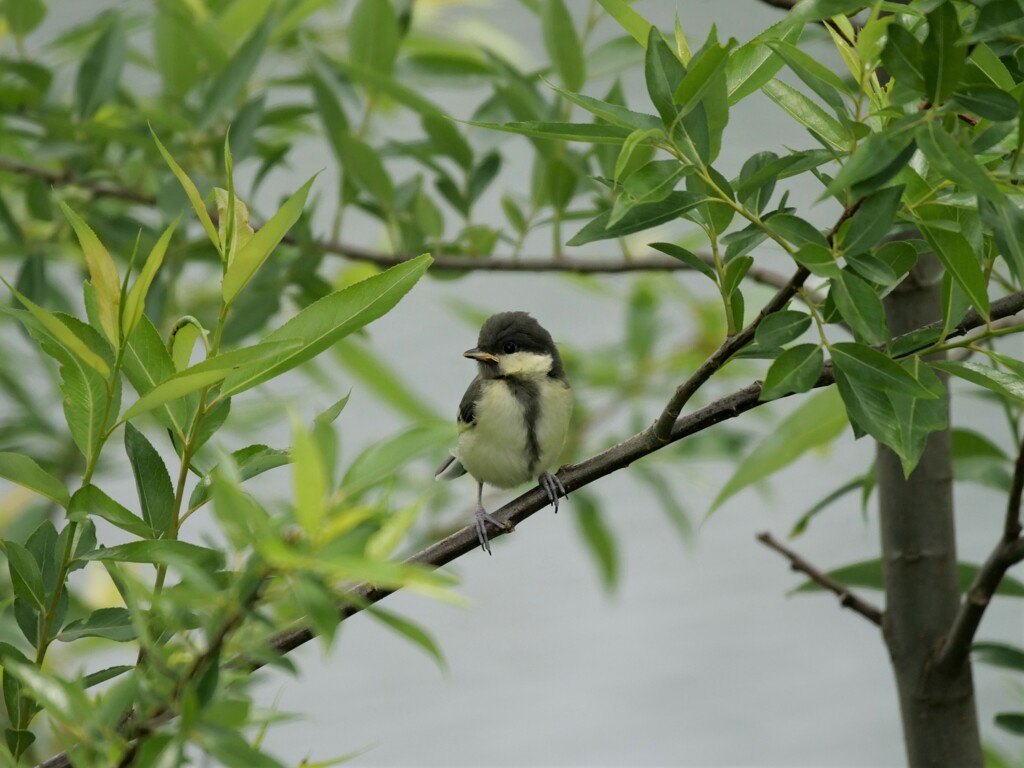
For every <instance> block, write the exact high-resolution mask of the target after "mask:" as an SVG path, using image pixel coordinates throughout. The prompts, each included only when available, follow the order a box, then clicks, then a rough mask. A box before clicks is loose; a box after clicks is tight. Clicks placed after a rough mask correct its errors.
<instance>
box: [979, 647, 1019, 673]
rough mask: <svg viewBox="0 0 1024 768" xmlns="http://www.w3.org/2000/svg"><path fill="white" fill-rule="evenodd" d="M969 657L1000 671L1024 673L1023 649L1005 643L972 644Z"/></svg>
mask: <svg viewBox="0 0 1024 768" xmlns="http://www.w3.org/2000/svg"><path fill="white" fill-rule="evenodd" d="M971 656H972V657H973V658H974V660H975V661H980V662H981V663H982V664H989V665H991V666H993V667H1001V668H1002V669H1012V670H1014V671H1015V672H1024V649H1021V648H1018V647H1017V646H1015V645H1007V644H1005V643H974V644H973V645H971Z"/></svg>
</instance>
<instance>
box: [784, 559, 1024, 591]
mask: <svg viewBox="0 0 1024 768" xmlns="http://www.w3.org/2000/svg"><path fill="white" fill-rule="evenodd" d="M979 570H980V569H979V567H978V566H977V565H975V564H973V563H964V562H960V563H957V564H956V571H957V574H956V575H957V582H958V583H959V585H960V591H961V592H967V591H968V590H969V589H970V588H971V584H972V583H973V581H974V578H975V576H977V575H978V571H979ZM828 575H829V576H831V577H832V578H833V579H835V580H836V581H838V582H840V583H841V584H845V585H847V586H850V587H861V588H864V589H879V590H882V589H885V579H884V577H883V575H882V561H881V560H864V561H862V562H859V563H851V564H850V565H844V566H843V567H841V568H836V569H835V570H832V571H829V572H828ZM820 589H822V587H821V585H820V584H818V583H816V582H814V581H805V582H804V583H802V584H800V586H798V587H797V588H796V589H794V590H793V591H794V592H817V591H819V590H820ZM996 594H997V595H1004V596H1006V597H1017V598H1020V597H1024V584H1022V583H1021V582H1020V581H1019V580H1017V579H1015V578H1012V577H1009V576H1006V577H1004V578H1003V581H1001V582H1000V585H999V587H997V588H996Z"/></svg>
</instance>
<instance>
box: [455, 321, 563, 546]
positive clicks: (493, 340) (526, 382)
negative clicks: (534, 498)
mask: <svg viewBox="0 0 1024 768" xmlns="http://www.w3.org/2000/svg"><path fill="white" fill-rule="evenodd" d="M463 354H464V356H465V357H468V358H471V359H473V360H476V361H477V369H478V370H477V375H476V378H475V379H473V381H472V383H471V384H470V385H469V389H467V390H466V394H465V395H463V396H462V402H461V403H460V404H459V412H458V417H457V423H458V433H459V436H458V443H457V447H456V449H455V450H454V451H453V452H452V455H451V456H450V457H449V458H448V459H447V460H446V461H445V462H444V463H443V464H442V465H441V466H440V467H439V468H438V470H437V475H436V477H437V479H438V480H451V479H453V478H456V477H459V476H461V475H464V474H466V473H467V472H468V473H469V474H470V475H472V476H473V478H474V479H475V480H476V482H477V496H476V534H477V538H479V539H480V546H481V547H482V548H483V549H484V551H485V552H487V554H490V553H491V545H490V542H489V541H488V538H487V523H490V524H491V525H493V526H495V527H496V528H500V529H501V530H505V531H508V530H512V528H511V526H510V525H508V524H506V523H502V522H500V521H498V520H497V519H496V518H495V517H493V516H492V515H490V514H488V512H487V510H485V509H484V506H483V499H482V497H483V490H484V483H487V484H489V485H494V486H497V487H498V488H514V487H515V486H517V485H521V484H522V483H525V482H526V481H528V480H532V479H533V478H537V482H538V483H539V484H540V487H541V488H543V489H544V492H545V493H547V496H548V499H549V501H550V502H551V504H552V505H553V506H554V508H555V512H557V511H558V497H559V496H566V495H568V494H567V492H566V490H565V486H564V485H562V481H561V480H559V479H558V478H557V477H555V476H554V475H552V474H550V473H549V472H548V470H549V469H551V467H553V466H554V464H555V462H557V461H558V457H559V455H560V454H561V453H562V446H563V445H564V444H565V435H566V432H567V431H568V429H569V417H570V416H571V415H572V389H570V387H569V380H568V379H567V378H566V377H565V369H564V368H563V367H562V358H561V356H560V355H559V354H558V348H557V347H556V346H555V342H554V341H553V340H552V339H551V334H550V333H548V332H547V331H546V330H544V328H543V327H542V326H541V324H540V323H538V322H537V321H536V320H534V319H533V318H532V317H530V315H528V314H527V313H526V312H500V313H498V314H496V315H492V316H491V317H490V318H488V320H487V322H485V323H484V325H483V327H482V328H481V329H480V338H479V339H478V340H477V345H476V346H475V347H474V348H473V349H470V350H467V351H466V352H464V353H463Z"/></svg>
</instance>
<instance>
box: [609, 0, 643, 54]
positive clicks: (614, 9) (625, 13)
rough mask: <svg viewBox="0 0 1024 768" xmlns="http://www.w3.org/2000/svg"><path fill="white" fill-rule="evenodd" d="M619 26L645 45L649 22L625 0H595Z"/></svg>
mask: <svg viewBox="0 0 1024 768" xmlns="http://www.w3.org/2000/svg"><path fill="white" fill-rule="evenodd" d="M597 2H598V3H600V4H601V7H602V8H604V9H605V11H607V13H608V15H609V16H611V17H612V18H613V19H615V21H617V22H618V24H619V26H620V27H622V28H623V29H624V30H626V32H628V33H629V35H630V37H632V38H633V39H634V40H636V41H637V42H638V43H640V45H642V46H644V47H645V48H646V47H647V39H648V33H649V31H650V29H651V22H649V21H647V19H645V18H644V17H643V16H641V15H640V14H639V13H637V12H636V11H635V10H633V8H632V7H631V6H630V5H629V3H627V2H625V0H597Z"/></svg>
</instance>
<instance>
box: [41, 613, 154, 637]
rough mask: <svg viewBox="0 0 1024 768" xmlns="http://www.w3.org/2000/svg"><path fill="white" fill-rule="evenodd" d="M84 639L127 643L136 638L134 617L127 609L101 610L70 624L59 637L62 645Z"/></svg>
mask: <svg viewBox="0 0 1024 768" xmlns="http://www.w3.org/2000/svg"><path fill="white" fill-rule="evenodd" d="M83 637H102V638H104V639H106V640H113V641H114V642H115V643H126V642H128V641H130V640H134V639H135V637H136V632H135V627H134V625H133V624H132V615H131V612H130V611H129V610H128V609H127V608H99V609H97V610H95V611H93V612H92V613H90V614H89V615H88V616H87V617H86V618H84V619H76V620H75V621H72V622H69V623H68V625H67V626H66V627H64V629H62V630H61V631H60V634H59V635H57V639H58V640H60V641H61V642H62V643H72V642H74V641H75V640H80V639H82V638H83Z"/></svg>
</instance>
